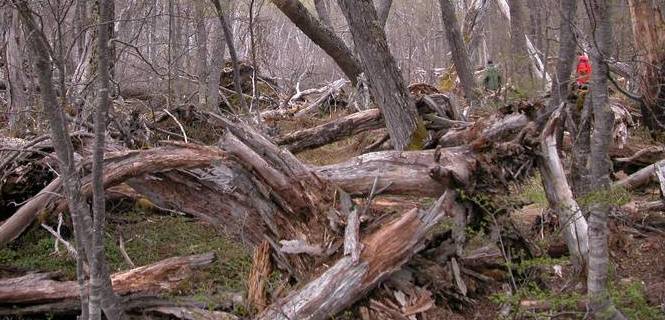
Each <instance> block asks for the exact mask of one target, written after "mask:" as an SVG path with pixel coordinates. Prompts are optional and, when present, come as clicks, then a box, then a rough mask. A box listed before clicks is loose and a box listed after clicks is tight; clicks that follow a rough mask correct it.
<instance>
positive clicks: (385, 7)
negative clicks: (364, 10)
mask: <svg viewBox="0 0 665 320" xmlns="http://www.w3.org/2000/svg"><path fill="white" fill-rule="evenodd" d="M392 6H393V0H379V3H378V4H377V6H376V13H377V15H378V17H379V23H380V24H381V28H383V29H385V28H386V23H387V22H388V17H389V16H390V8H391V7H392Z"/></svg>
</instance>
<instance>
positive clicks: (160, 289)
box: [0, 253, 215, 304]
mask: <svg viewBox="0 0 665 320" xmlns="http://www.w3.org/2000/svg"><path fill="white" fill-rule="evenodd" d="M214 260H215V255H214V254H213V253H206V254H201V255H193V256H185V257H173V258H169V259H166V260H162V261H158V262H155V263H153V264H150V265H147V266H142V267H138V268H135V269H131V270H129V271H125V272H119V273H115V274H113V275H112V276H111V282H112V285H113V291H115V292H116V293H117V294H120V295H127V294H132V293H139V292H141V293H164V292H169V291H171V290H173V289H175V288H177V286H178V285H179V284H180V283H181V282H182V281H183V280H186V279H188V278H189V277H190V276H192V274H193V270H194V269H198V268H201V267H204V266H207V265H210V264H211V263H212V262H213V261H214ZM53 276H54V274H53V273H36V274H28V275H25V276H22V277H18V278H11V279H0V301H1V304H40V303H53V302H57V301H63V300H68V299H78V298H79V294H80V290H79V286H78V283H77V282H76V281H56V280H53V279H52V278H53Z"/></svg>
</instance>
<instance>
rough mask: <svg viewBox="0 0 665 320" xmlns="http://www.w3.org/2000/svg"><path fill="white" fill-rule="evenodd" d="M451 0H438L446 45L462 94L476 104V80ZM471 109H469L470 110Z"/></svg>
mask: <svg viewBox="0 0 665 320" xmlns="http://www.w3.org/2000/svg"><path fill="white" fill-rule="evenodd" d="M450 1H451V0H440V1H439V3H440V4H441V20H443V25H444V26H445V29H446V36H447V38H448V45H449V46H450V48H451V50H450V51H451V52H452V56H453V62H455V69H456V70H457V75H458V76H459V78H460V82H461V83H462V89H463V90H464V96H465V97H466V99H467V101H468V102H469V104H471V105H472V106H473V105H475V104H476V102H477V100H478V99H477V97H476V81H475V80H474V77H473V72H472V71H471V63H470V62H469V54H468V52H467V50H466V45H465V44H464V39H462V32H461V31H460V27H459V23H458V22H457V16H456V15H455V6H453V4H452V2H450ZM470 110H471V109H469V111H470Z"/></svg>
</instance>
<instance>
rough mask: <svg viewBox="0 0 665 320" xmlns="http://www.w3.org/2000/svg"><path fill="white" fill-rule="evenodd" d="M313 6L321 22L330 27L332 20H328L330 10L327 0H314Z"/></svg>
mask: <svg viewBox="0 0 665 320" xmlns="http://www.w3.org/2000/svg"><path fill="white" fill-rule="evenodd" d="M314 8H316V14H318V15H319V20H321V22H323V24H325V25H326V26H327V27H328V28H330V29H332V27H333V25H332V21H331V20H330V10H328V0H314Z"/></svg>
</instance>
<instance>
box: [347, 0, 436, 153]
mask: <svg viewBox="0 0 665 320" xmlns="http://www.w3.org/2000/svg"><path fill="white" fill-rule="evenodd" d="M338 3H339V5H340V7H341V8H342V11H343V12H344V16H345V17H346V20H347V21H348V23H349V27H350V28H351V34H353V41H354V43H355V48H356V50H357V51H358V54H359V56H360V59H361V61H362V62H363V66H364V68H365V72H366V73H367V78H368V80H369V84H370V86H369V89H370V92H371V93H372V96H373V97H374V99H375V100H376V102H377V103H378V105H379V108H380V109H381V112H382V113H383V117H384V119H385V120H386V125H387V127H388V133H389V134H390V138H391V140H392V142H393V145H394V146H395V149H396V150H405V149H420V148H422V146H423V144H424V141H425V139H426V135H427V131H426V130H425V126H424V124H423V121H422V119H420V116H419V115H418V112H417V111H416V105H415V103H414V102H413V100H411V98H410V97H409V92H408V90H407V88H406V85H405V84H404V79H403V78H402V75H401V74H400V73H399V70H398V69H397V63H396V62H395V59H394V58H393V56H392V54H391V53H390V49H389V48H388V41H387V40H386V35H385V33H384V31H383V28H381V27H380V26H379V25H378V24H376V23H375V22H376V21H377V19H378V18H377V15H376V10H374V4H373V3H372V1H371V0H361V1H351V0H338Z"/></svg>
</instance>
